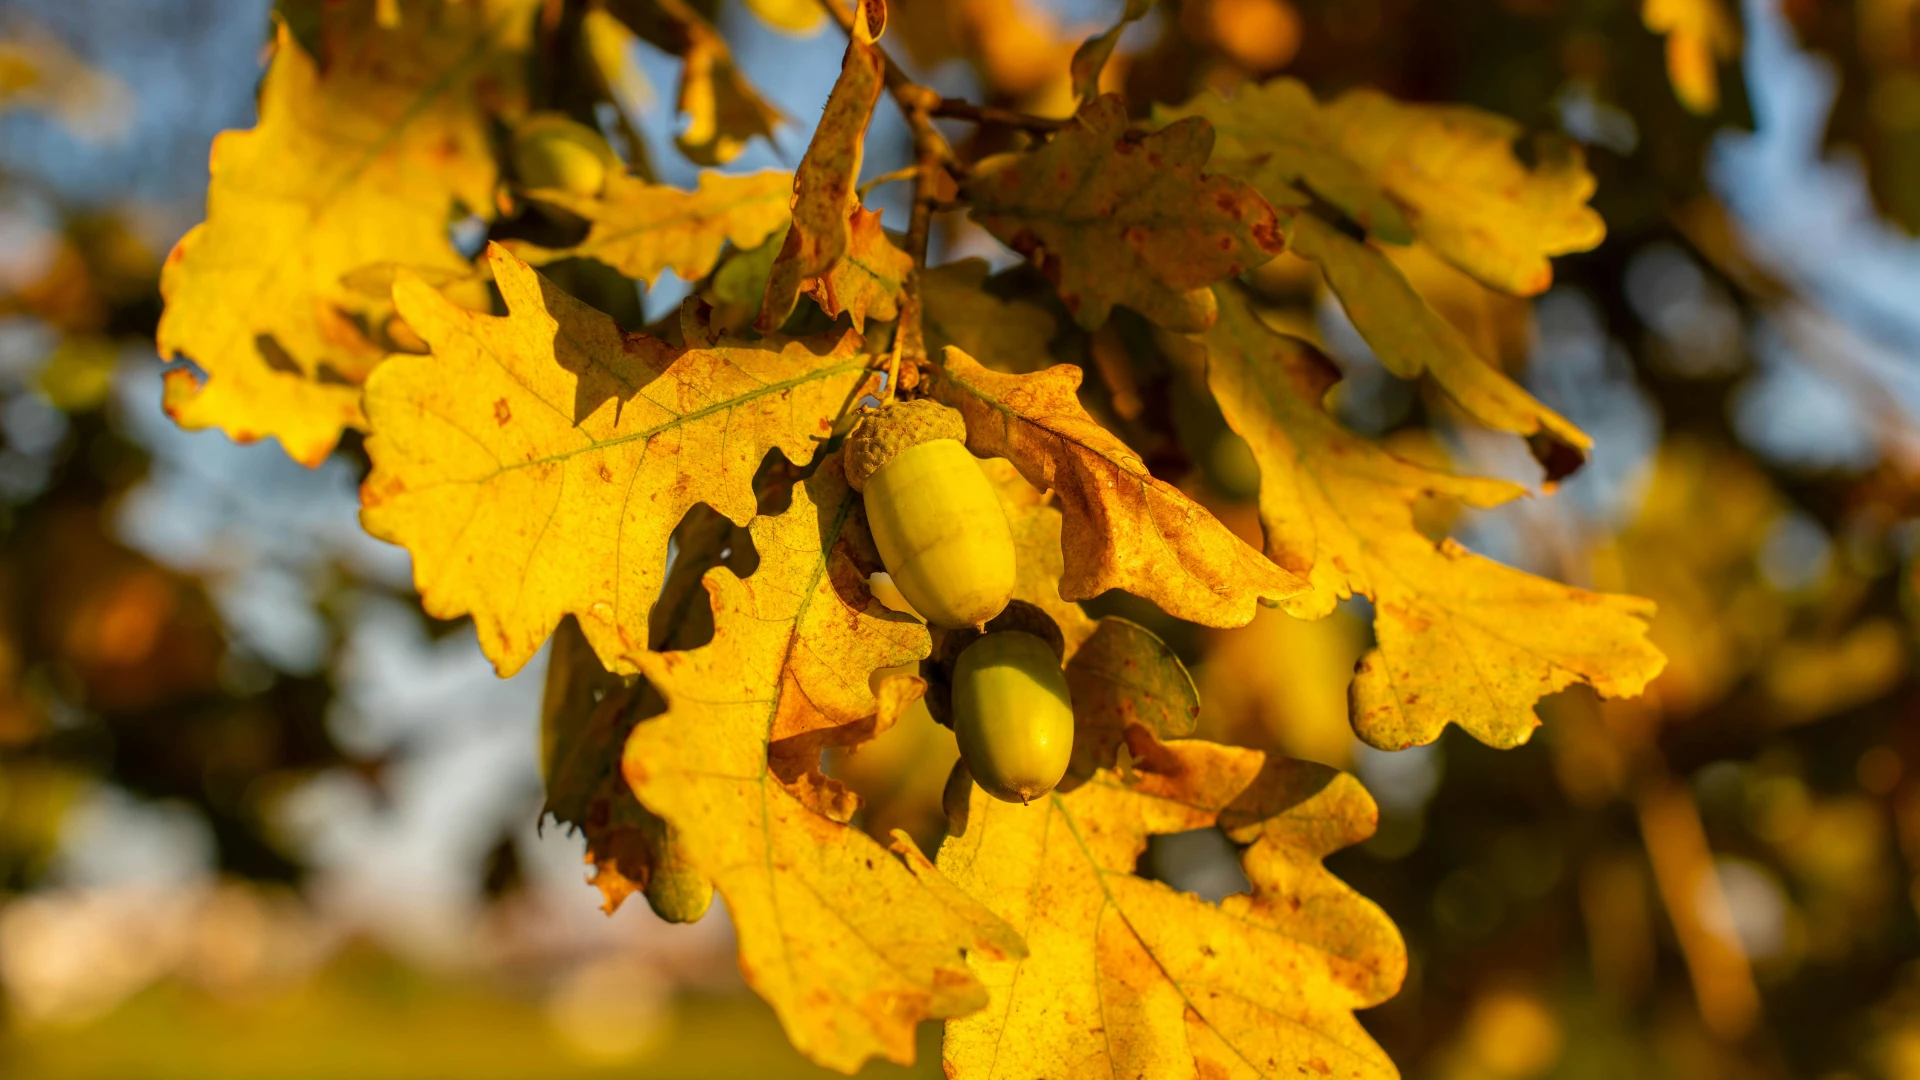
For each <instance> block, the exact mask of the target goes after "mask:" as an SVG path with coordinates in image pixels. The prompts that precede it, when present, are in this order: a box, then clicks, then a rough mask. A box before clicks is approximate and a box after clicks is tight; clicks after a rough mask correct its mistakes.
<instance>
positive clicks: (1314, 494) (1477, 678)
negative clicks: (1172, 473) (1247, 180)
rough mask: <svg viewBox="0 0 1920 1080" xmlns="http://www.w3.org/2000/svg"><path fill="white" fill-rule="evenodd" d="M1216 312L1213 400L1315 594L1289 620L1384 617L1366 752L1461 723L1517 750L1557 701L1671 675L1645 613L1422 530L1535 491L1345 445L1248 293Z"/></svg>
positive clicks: (1355, 695)
mask: <svg viewBox="0 0 1920 1080" xmlns="http://www.w3.org/2000/svg"><path fill="white" fill-rule="evenodd" d="M1220 312H1221V313H1220V321H1219V322H1217V323H1215V324H1214V327H1213V329H1212V330H1211V331H1210V332H1209V333H1208V334H1207V338H1206V345H1207V383H1208V386H1209V387H1210V388H1211V390H1212V391H1213V394H1214V397H1215V399H1216V400H1218V402H1219V403H1220V408H1221V411H1222V412H1223V413H1224V414H1225V416H1226V419H1227V423H1228V424H1229V425H1230V426H1231V427H1232V428H1233V430H1234V431H1235V432H1236V433H1238V434H1239V435H1240V436H1241V438H1244V439H1245V440H1246V441H1247V444H1248V445H1249V446H1250V447H1251V448H1252V449H1253V454H1254V458H1255V459H1256V460H1257V461H1258V462H1259V465H1260V474H1261V476H1260V520H1261V523H1262V524H1263V525H1264V526H1265V527H1266V532H1267V553H1268V554H1269V555H1271V556H1272V557H1273V559H1274V561H1275V562H1277V563H1279V564H1280V565H1282V566H1285V567H1287V568H1288V569H1289V570H1292V571H1294V572H1295V573H1298V574H1303V575H1306V576H1307V578H1308V580H1310V581H1311V582H1312V584H1313V591H1312V592H1311V593H1309V594H1307V595H1305V596H1300V597H1295V598H1294V599H1292V600H1290V601H1289V602H1288V603H1287V604H1286V605H1284V606H1285V607H1286V608H1287V610H1288V611H1289V612H1290V613H1292V614H1294V615H1298V616H1301V617H1305V618H1319V617H1321V616H1324V615H1326V614H1328V613H1329V612H1331V611H1332V610H1333V607H1334V605H1335V604H1336V603H1337V602H1338V601H1339V600H1341V599H1344V598H1345V597H1348V596H1351V595H1353V594H1355V593H1358V594H1361V595H1364V596H1366V597H1367V598H1369V599H1370V600H1372V601H1373V605H1374V637H1375V642H1376V644H1375V646H1374V648H1373V649H1372V651H1370V652H1368V653H1367V654H1366V655H1365V656H1363V657H1362V658H1361V660H1360V664H1359V667H1358V669H1357V671H1356V674H1355V676H1354V681H1353V686H1352V690H1351V697H1352V717H1351V718H1352V721H1353V726H1354V730H1355V731H1356V732H1357V733H1358V734H1359V735H1360V737H1361V738H1362V739H1364V740H1366V741H1367V742H1368V743H1370V744H1372V745H1374V746H1377V747H1380V748H1382V749H1401V748H1404V747H1407V746H1414V745H1418V744H1421V743H1427V742H1431V741H1433V740H1434V739H1435V738H1438V737H1439V735H1440V732H1441V730H1442V729H1443V728H1445V726H1446V725H1447V724H1449V723H1455V724H1459V725H1460V726H1461V727H1462V728H1463V729H1465V730H1466V731H1467V732H1468V733H1469V734H1471V735H1473V736H1474V737H1475V738H1477V739H1479V740H1480V741H1482V742H1485V743H1488V744H1490V745H1494V746H1501V747H1507V746H1514V745H1517V744H1519V743H1522V742H1525V741H1526V740H1527V738H1528V737H1529V736H1530V735H1531V734H1532V732H1533V729H1534V728H1535V727H1536V726H1538V725H1539V722H1540V721H1539V719H1538V717H1536V716H1535V715H1534V711H1533V705H1534V703H1535V702H1536V701H1538V700H1539V699H1540V698H1541V697H1543V696H1545V695H1547V694H1550V693H1553V692H1554V691H1556V690H1560V689H1562V688H1563V687H1566V686H1569V685H1572V684H1573V683H1576V682H1580V683H1586V684H1588V685H1590V686H1592V687H1593V688H1594V689H1595V690H1596V691H1598V692H1599V693H1600V694H1601V695H1602V696H1603V697H1627V696H1632V695H1634V694H1638V693H1639V692H1640V691H1641V690H1642V689H1643V688H1644V687H1645V686H1646V684H1647V682H1648V681H1649V680H1651V679H1652V678H1653V677H1654V676H1655V675H1657V674H1659V672H1660V669H1661V667H1662V666H1663V665H1664V663H1665V658H1664V657H1662V656H1661V655H1660V652H1659V651H1658V650H1657V649H1655V648H1654V647H1653V646H1652V645H1651V644H1649V643H1648V641H1647V621H1648V620H1649V619H1650V618H1651V617H1652V615H1653V605H1652V604H1651V603H1650V602H1648V601H1646V600H1642V599H1640V598H1638V597H1632V596H1618V595H1612V594H1606V593H1595V592H1589V591H1587V590H1585V589H1579V588H1574V587H1572V586H1568V585H1561V584H1559V583H1557V582H1553V581H1548V580H1546V579H1544V578H1538V577H1534V576H1533V575H1531V574H1525V573H1522V572H1520V571H1518V570H1513V569H1510V568H1508V567H1505V566H1501V565H1500V564H1498V563H1495V562H1493V561H1491V560H1488V559H1484V558H1481V557H1480V556H1478V555H1475V554H1473V553H1471V552H1469V551H1467V550H1466V549H1465V548H1463V547H1461V546H1460V545H1459V544H1458V543H1456V542H1454V541H1453V540H1451V539H1447V540H1441V541H1438V542H1435V541H1433V540H1431V539H1428V538H1427V537H1426V536H1424V535H1422V534H1421V532H1420V531H1419V530H1418V529H1417V528H1416V527H1415V525H1414V517H1413V504H1414V502H1415V500H1417V499H1419V498H1420V497H1421V496H1422V495H1427V494H1433V495H1445V496H1451V497H1454V498H1457V499H1459V500H1461V501H1462V502H1464V503H1467V504H1469V505H1472V506H1482V507H1484V506H1494V505H1497V504H1499V503H1503V502H1506V501H1508V500H1510V499H1513V498H1516V497H1518V496H1520V495H1522V494H1524V493H1525V492H1524V490H1523V489H1522V488H1520V487H1519V486H1518V485H1515V484H1510V483H1507V482H1505V481H1500V480H1489V479H1477V478H1473V477H1463V476H1453V475H1449V474H1446V473H1442V472H1437V471H1435V470H1432V469H1428V468H1424V467H1422V466H1419V465H1415V464H1412V463H1410V462H1407V461H1403V460H1401V459H1399V458H1397V457H1395V456H1393V455H1392V454H1390V453H1388V452H1387V451H1386V450H1384V449H1382V448H1381V447H1379V446H1378V445H1376V444H1374V443H1372V442H1370V441H1368V440H1366V439H1363V438H1361V437H1359V436H1357V435H1355V434H1353V433H1352V432H1349V431H1347V430H1346V429H1345V428H1343V427H1341V426H1340V425H1339V423H1338V422H1337V421H1335V420H1334V419H1333V418H1332V417H1331V416H1329V415H1327V413H1326V411H1325V410H1324V409H1323V408H1322V399H1323V398H1324V397H1325V395H1326V392H1327V390H1328V389H1329V388H1330V387H1331V386H1332V384H1333V381H1334V378H1335V376H1334V375H1333V373H1332V370H1331V367H1330V365H1328V364H1327V363H1326V361H1325V360H1324V359H1322V358H1320V357H1319V356H1318V354H1315V353H1313V352H1311V351H1310V350H1309V349H1308V348H1307V347H1306V346H1304V345H1302V344H1300V343H1298V342H1296V341H1293V340H1292V339H1290V338H1286V337H1282V336H1281V335H1279V334H1276V333H1274V332H1273V331H1272V330H1270V329H1268V328H1267V327H1266V325H1265V324H1263V323H1262V322H1261V321H1260V320H1259V319H1258V318H1257V317H1256V316H1255V315H1254V313H1253V311H1252V309H1251V308H1250V307H1249V306H1248V303H1247V300H1246V298H1245V297H1244V296H1243V295H1242V294H1241V293H1240V292H1239V291H1238V290H1236V289H1233V288H1230V287H1222V288H1221V290H1220Z"/></svg>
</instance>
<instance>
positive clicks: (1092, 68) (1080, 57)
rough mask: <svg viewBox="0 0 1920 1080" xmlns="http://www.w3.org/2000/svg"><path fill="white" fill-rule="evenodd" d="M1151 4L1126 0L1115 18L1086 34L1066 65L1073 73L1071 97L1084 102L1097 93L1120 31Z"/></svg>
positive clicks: (1147, 1)
mask: <svg viewBox="0 0 1920 1080" xmlns="http://www.w3.org/2000/svg"><path fill="white" fill-rule="evenodd" d="M1152 7H1153V4H1152V2H1151V0H1127V6H1126V7H1125V8H1123V9H1122V10H1121V12H1120V18H1119V20H1118V21H1117V22H1115V23H1114V24H1113V25H1112V26H1110V27H1108V28H1107V29H1105V30H1103V31H1101V32H1100V33H1098V34H1095V35H1094V36H1093V37H1090V38H1088V39H1087V40H1086V41H1085V42H1083V43H1081V45H1080V47H1079V48H1078V49H1075V50H1074V52H1073V60H1072V61H1071V62H1070V63H1068V65H1067V70H1068V73H1069V74H1070V75H1072V77H1073V95H1074V97H1077V98H1079V99H1080V100H1081V101H1082V102H1087V101H1092V100H1093V99H1094V98H1097V97H1099V96H1100V73H1101V72H1102V71H1105V70H1106V67H1107V60H1108V59H1109V58H1111V57H1112V56H1113V49H1114V46H1116V45H1118V44H1120V35H1121V34H1123V33H1125V32H1126V29H1127V27H1129V26H1131V25H1133V24H1134V23H1136V22H1139V21H1140V19H1141V18H1142V17H1143V16H1145V15H1146V13H1147V12H1148V11H1149V10H1151V9H1152Z"/></svg>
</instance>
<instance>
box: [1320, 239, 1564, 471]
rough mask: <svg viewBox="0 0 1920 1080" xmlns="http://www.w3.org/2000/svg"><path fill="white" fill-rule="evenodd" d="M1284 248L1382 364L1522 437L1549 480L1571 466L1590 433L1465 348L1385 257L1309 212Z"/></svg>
mask: <svg viewBox="0 0 1920 1080" xmlns="http://www.w3.org/2000/svg"><path fill="white" fill-rule="evenodd" d="M1287 241H1288V244H1289V246H1290V248H1291V250H1292V251H1293V252H1294V253H1295V254H1297V255H1300V256H1302V257H1304V258H1307V259H1311V260H1313V261H1314V262H1316V263H1318V264H1319V265H1320V269H1321V272H1322V273H1324V274H1325V275H1326V278H1327V284H1328V285H1329V286H1330V287H1331V288H1332V289H1333V291H1334V293H1335V294H1336V295H1337V296H1339V297H1340V306H1341V307H1342V308H1344V309H1345V310H1346V313H1347V317H1348V318H1350V319H1352V320H1353V325H1354V328H1355V329H1356V330H1358V331H1360V336H1361V337H1363V338H1365V339H1366V341H1367V344H1368V345H1370V346H1372V347H1373V353H1374V355H1375V356H1377V357H1379V359H1380V363H1381V364H1382V365H1384V366H1385V367H1386V369H1387V370H1388V371H1391V372H1393V373H1394V374H1395V375H1398V376H1400V377H1401V378H1403V379H1417V378H1419V377H1420V374H1421V373H1422V372H1426V373H1428V374H1430V375H1432V376H1433V381H1434V382H1436V383H1438V384H1439V386H1440V388H1441V389H1442V390H1445V391H1446V392H1447V396H1448V397H1450V398H1452V399H1453V400H1454V402H1455V403H1456V404H1458V405H1459V406H1460V407H1461V408H1462V409H1464V410H1466V412H1467V414H1468V415H1469V416H1472V417H1473V418H1474V419H1475V420H1478V421H1480V422H1481V423H1483V424H1485V425H1487V426H1488V427H1490V428H1493V429H1495V430H1497V431H1510V432H1513V433H1514V434H1516V435H1520V436H1522V437H1524V438H1525V439H1527V441H1528V443H1529V445H1531V446H1532V448H1533V452H1534V456H1535V457H1537V458H1538V459H1539V460H1540V463H1541V464H1542V465H1543V466H1545V467H1546V470H1547V480H1548V482H1550V483H1551V482H1553V481H1557V480H1559V479H1560V478H1561V477H1563V476H1566V475H1568V474H1569V473H1571V472H1573V471H1574V470H1575V469H1578V468H1579V467H1580V466H1581V464H1582V463H1584V462H1585V461H1586V458H1587V453H1588V451H1590V450H1592V449H1593V439H1591V438H1590V437H1588V435H1587V433H1586V432H1584V431H1581V430H1580V429H1579V428H1577V427H1575V426H1574V425H1573V424H1572V423H1571V422H1570V421H1568V420H1567V419H1566V418H1565V417H1563V416H1561V415H1560V414H1559V413H1557V412H1554V411H1553V410H1552V409H1549V408H1547V407H1546V406H1545V405H1542V404H1541V403H1540V402H1539V401H1538V400H1537V399H1536V398H1535V397H1534V396H1533V395H1532V394H1529V393H1527V392H1526V391H1525V390H1523V389H1521V388H1520V386H1519V384H1518V383H1515V382H1514V381H1513V380H1512V379H1509V378H1507V376H1506V374H1505V373H1504V372H1502V371H1500V369H1498V368H1496V367H1494V366H1493V365H1492V364H1490V363H1488V362H1487V361H1486V360H1484V359H1482V358H1481V357H1480V355H1479V354H1478V353H1476V352H1474V350H1473V346H1472V345H1470V344H1468V343H1467V339H1466V335H1464V334H1462V333H1461V332H1460V330H1459V329H1458V328H1457V327H1455V326H1454V325H1453V324H1452V323H1451V322H1448V321H1447V320H1446V319H1445V318H1443V317H1442V316H1441V315H1440V313H1439V312H1437V311H1435V310H1433V308H1432V307H1431V306H1430V305H1428V303H1427V302H1426V300H1425V299H1423V298H1422V297H1421V296H1420V294H1419V293H1417V292H1415V291H1414V288H1413V286H1412V284H1410V283H1409V282H1408V281H1407V279H1406V276H1405V275H1404V274H1402V273H1401V272H1400V270H1399V268H1398V267H1396V266H1394V265H1393V262H1392V260H1390V259H1388V258H1387V257H1386V256H1385V255H1383V254H1381V253H1380V252H1378V251H1375V250H1374V249H1373V248H1371V247H1369V246H1367V245H1366V244H1364V243H1361V242H1360V241H1358V240H1354V239H1352V238H1350V237H1348V236H1346V235H1344V234H1342V233H1341V232H1339V231H1338V230H1336V229H1335V228H1334V227H1333V226H1331V225H1328V224H1327V223H1325V222H1323V221H1321V220H1320V219H1319V218H1317V217H1314V216H1313V215H1312V214H1305V213H1302V214H1297V215H1294V216H1293V217H1292V219H1291V220H1290V221H1289V222H1288V225H1287Z"/></svg>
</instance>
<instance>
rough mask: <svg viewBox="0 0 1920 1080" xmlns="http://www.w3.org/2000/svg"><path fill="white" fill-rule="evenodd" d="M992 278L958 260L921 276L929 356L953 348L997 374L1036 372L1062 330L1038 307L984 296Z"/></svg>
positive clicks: (981, 263)
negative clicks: (999, 372) (1049, 346)
mask: <svg viewBox="0 0 1920 1080" xmlns="http://www.w3.org/2000/svg"><path fill="white" fill-rule="evenodd" d="M990 272H991V267H989V266H988V265H987V261H986V260H985V259H962V260H960V261H959V262H953V263H946V264H944V265H941V266H936V267H934V268H932V269H930V270H927V271H925V272H923V273H922V274H921V275H920V302H921V304H922V305H924V309H925V310H924V311H922V313H921V318H922V319H923V320H924V321H925V323H926V333H927V351H928V352H929V353H931V354H932V355H935V356H938V355H940V350H941V349H943V348H945V347H947V346H948V345H952V346H955V347H957V348H958V349H959V350H960V351H961V352H964V353H966V354H967V355H968V356H971V357H973V358H974V359H976V360H978V361H980V362H981V363H982V364H985V365H986V366H988V367H990V368H992V369H993V370H995V371H1009V372H1028V371H1039V370H1040V369H1041V368H1044V367H1046V366H1047V365H1048V364H1050V363H1052V360H1051V359H1050V358H1049V357H1048V355H1047V346H1048V344H1049V343H1051V342H1052V341H1053V337H1054V335H1055V334H1056V333H1057V332H1058V331H1059V329H1060V328H1059V326H1057V325H1056V324H1055V322H1054V318H1053V316H1052V315H1050V314H1048V313H1047V309H1045V308H1043V307H1041V306H1040V305H1039V304H1036V303H1033V302H1032V301H1030V300H1023V299H1017V298H1015V299H1002V298H1001V297H998V296H995V295H994V294H992V293H990V292H988V291H987V288H986V282H987V275H988V274H989V273H990Z"/></svg>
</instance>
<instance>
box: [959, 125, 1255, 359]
mask: <svg viewBox="0 0 1920 1080" xmlns="http://www.w3.org/2000/svg"><path fill="white" fill-rule="evenodd" d="M1212 149H1213V131H1212V129H1211V128H1210V127H1208V126H1207V124H1206V122H1205V121H1202V120H1185V121H1181V122H1179V123H1175V124H1172V125H1170V126H1168V127H1166V128H1164V129H1162V130H1160V131H1157V132H1155V133H1153V134H1151V135H1144V136H1142V135H1137V134H1136V133H1133V132H1129V131H1128V130H1127V112H1126V108H1125V106H1123V105H1122V104H1121V102H1120V99H1119V98H1118V97H1115V96H1112V95H1108V96H1106V97H1102V98H1099V99H1098V100H1095V101H1093V102H1092V103H1090V104H1088V105H1087V106H1086V107H1085V108H1083V109H1081V110H1080V114H1079V115H1078V116H1077V117H1076V118H1075V119H1074V122H1073V124H1072V125H1071V126H1069V127H1067V128H1065V129H1063V130H1062V131H1061V132H1060V133H1059V134H1057V135H1055V136H1054V137H1053V139H1052V140H1050V141H1049V142H1047V143H1046V144H1045V145H1043V146H1041V147H1039V148H1037V149H1034V150H1027V151H1022V152H1018V153H1009V154H998V155H995V156H994V157H990V158H987V159H986V160H984V161H981V162H980V163H979V164H977V165H976V166H975V167H974V171H973V176H972V178H971V179H970V180H968V182H967V186H966V192H965V193H966V196H967V198H968V200H969V201H970V202H971V203H972V204H973V220H974V221H977V222H979V223H980V225H981V226H983V227H984V228H986V229H987V231H988V232H991V233H993V235H995V236H997V237H999V238H1000V239H1001V240H1003V241H1005V242H1006V243H1007V244H1008V245H1009V246H1010V247H1012V248H1013V249H1014V250H1015V251H1018V252H1019V253H1020V254H1022V255H1024V256H1026V257H1027V258H1028V259H1029V260H1031V261H1032V262H1033V263H1034V265H1036V266H1038V267H1039V268H1040V270H1041V272H1043V273H1045V274H1046V275H1047V277H1048V278H1049V279H1050V280H1052V281H1053V283H1054V285H1055V286H1056V287H1057V288H1058V289H1059V291H1060V299H1061V300H1062V301H1063V302H1064V303H1065V304H1066V306H1067V310H1069V311H1071V312H1073V315H1074V318H1075V319H1077V320H1078V321H1079V322H1080V324H1081V325H1082V326H1085V327H1087V328H1088V329H1097V328H1098V327H1099V326H1100V325H1101V324H1103V323H1105V322H1106V321H1107V314H1108V312H1110V311H1112V310H1113V306H1114V305H1115V304H1125V305H1126V306H1128V307H1130V308H1133V309H1134V310H1135V311H1138V312H1140V313H1141V314H1142V315H1145V316H1146V317H1147V318H1149V319H1152V320H1153V321H1154V322H1157V323H1159V324H1160V325H1162V326H1165V327H1167V328H1169V329H1174V330H1203V329H1205V328H1206V327H1207V325H1208V324H1209V323H1211V322H1212V321H1213V294H1212V293H1211V292H1209V291H1208V289H1207V286H1209V285H1211V284H1213V283H1214V282H1216V281H1221V280H1224V279H1226V278H1230V277H1233V276H1235V275H1236V274H1239V273H1240V272H1241V271H1243V270H1248V269H1251V268H1252V267H1255V266H1258V265H1260V264H1261V263H1264V262H1266V261H1267V260H1268V259H1270V258H1272V257H1273V256H1274V255H1276V254H1278V253H1279V252H1280V250H1281V249H1282V247H1283V246H1284V241H1283V240H1282V238H1281V234H1280V228H1279V224H1278V222H1277V221H1276V220H1275V217H1274V212H1273V208H1272V207H1271V206H1268V205H1267V203H1266V200H1264V199H1262V198H1261V197H1260V195H1259V193H1258V192H1256V191H1254V189H1253V188H1252V187H1250V186H1248V185H1247V184H1245V183H1243V182H1241V181H1239V180H1235V179H1232V178H1230V177H1227V176H1216V175H1210V174H1207V173H1204V172H1202V171H1201V168H1202V166H1204V165H1205V164H1206V161H1207V155H1208V153H1209V152H1210V151H1211V150H1212Z"/></svg>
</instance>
